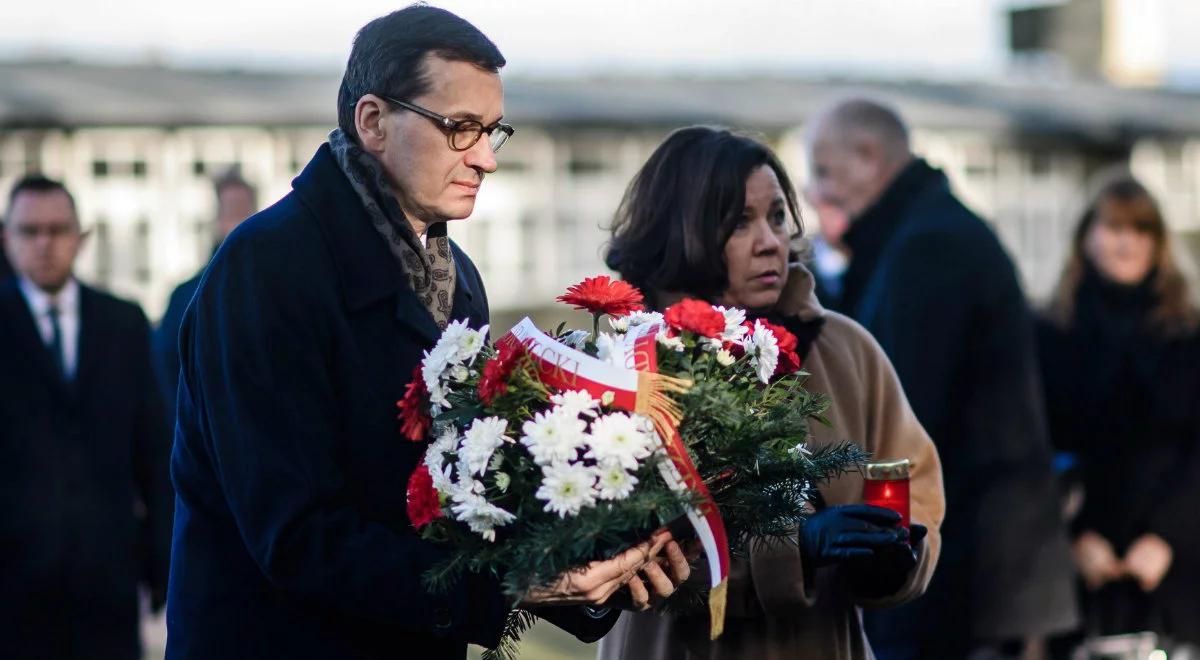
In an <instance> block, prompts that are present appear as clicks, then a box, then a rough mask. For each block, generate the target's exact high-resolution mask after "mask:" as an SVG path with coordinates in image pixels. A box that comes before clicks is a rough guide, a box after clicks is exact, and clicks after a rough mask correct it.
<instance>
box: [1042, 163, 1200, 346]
mask: <svg viewBox="0 0 1200 660" xmlns="http://www.w3.org/2000/svg"><path fill="white" fill-rule="evenodd" d="M1106 205H1107V206H1109V207H1110V209H1111V210H1112V212H1113V213H1115V214H1116V215H1117V220H1118V222H1121V223H1122V224H1125V225H1131V226H1133V227H1135V228H1136V229H1137V230H1138V231H1143V232H1145V233H1147V234H1149V235H1150V236H1151V237H1152V238H1153V239H1154V244H1155V245H1154V270H1153V271H1152V272H1153V278H1154V279H1153V281H1152V282H1151V287H1152V289H1153V291H1154V294H1155V296H1156V297H1157V299H1158V303H1157V304H1156V305H1155V306H1154V309H1153V310H1151V312H1150V318H1149V322H1150V324H1151V327H1153V328H1154V329H1156V330H1158V331H1159V332H1161V333H1162V334H1164V335H1167V336H1173V335H1176V334H1180V333H1188V332H1192V331H1194V330H1195V329H1196V327H1197V324H1198V323H1200V314H1198V313H1197V310H1196V307H1195V306H1194V305H1193V304H1192V300H1191V298H1190V294H1189V291H1188V285H1187V280H1186V279H1185V278H1184V276H1183V273H1181V272H1180V270H1179V266H1178V265H1177V264H1176V263H1175V257H1174V255H1173V254H1172V252H1171V237H1170V233H1169V232H1168V231H1167V224H1166V222H1164V221H1163V216H1162V211H1160V210H1159V207H1158V202H1157V201H1155V199H1154V196H1153V195H1151V194H1150V191H1149V190H1147V189H1146V187H1145V186H1143V185H1142V184H1141V183H1140V182H1139V181H1138V180H1137V179H1135V178H1133V176H1131V175H1129V174H1125V173H1119V174H1116V175H1109V177H1108V178H1107V179H1106V180H1105V181H1104V182H1103V183H1102V185H1100V187H1099V188H1098V189H1097V190H1096V193H1095V194H1094V195H1092V197H1091V199H1090V200H1089V202H1088V205H1087V208H1086V209H1085V210H1084V212H1083V217H1081V218H1080V219H1079V224H1078V225H1076V227H1075V235H1074V238H1073V240H1072V241H1071V254H1070V256H1069V257H1068V258H1067V264H1066V267H1064V268H1063V272H1062V276H1061V277H1060V278H1059V281H1058V286H1057V287H1056V288H1055V291H1054V295H1053V297H1052V298H1051V301H1050V305H1049V308H1048V309H1047V312H1048V316H1049V318H1050V320H1052V321H1053V322H1055V323H1056V324H1057V325H1058V326H1059V327H1062V328H1068V327H1070V326H1071V324H1072V323H1073V322H1074V320H1075V295H1076V293H1077V292H1078V290H1079V285H1080V284H1081V283H1082V282H1083V278H1084V273H1085V272H1086V270H1087V269H1086V264H1087V263H1088V257H1087V254H1086V252H1085V251H1084V244H1085V243H1086V241H1087V235H1088V232H1089V231H1091V229H1092V227H1093V226H1095V224H1096V219H1097V218H1098V217H1099V215H1100V209H1101V207H1102V206H1106Z"/></svg>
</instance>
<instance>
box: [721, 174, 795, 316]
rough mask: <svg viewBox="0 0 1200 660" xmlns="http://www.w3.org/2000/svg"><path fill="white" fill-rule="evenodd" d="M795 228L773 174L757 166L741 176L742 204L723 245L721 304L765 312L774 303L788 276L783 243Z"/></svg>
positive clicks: (786, 256)
mask: <svg viewBox="0 0 1200 660" xmlns="http://www.w3.org/2000/svg"><path fill="white" fill-rule="evenodd" d="M794 226H795V223H794V220H793V218H792V213H791V211H790V210H789V209H788V205H787V198H786V197H784V194H783V188H782V187H780V185H779V178H778V177H776V176H775V170H773V169H771V167H770V166H768V165H762V166H760V167H759V168H758V169H755V170H754V171H753V172H751V173H750V176H749V177H747V178H746V206H745V208H744V209H743V211H742V217H741V220H740V221H739V222H738V224H737V227H736V228H735V229H734V230H733V234H732V235H731V236H730V237H729V240H728V241H726V242H725V267H726V269H727V270H728V271H729V286H728V288H726V289H725V293H724V294H723V295H722V296H721V300H720V302H721V303H722V304H724V305H729V306H733V307H742V308H745V309H766V308H769V307H772V306H774V305H775V303H776V302H777V301H778V300H779V294H780V293H781V292H782V291H783V285H784V284H786V283H787V278H788V268H787V266H788V243H789V240H790V239H791V234H792V227H794Z"/></svg>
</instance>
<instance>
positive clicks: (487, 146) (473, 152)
mask: <svg viewBox="0 0 1200 660" xmlns="http://www.w3.org/2000/svg"><path fill="white" fill-rule="evenodd" d="M466 164H467V167H470V168H472V169H476V170H479V171H481V172H484V173H489V174H490V173H492V172H495V171H496V167H497V165H496V152H495V151H492V142H491V140H489V139H488V136H487V135H484V136H482V137H481V138H480V139H479V141H478V142H476V143H475V144H474V145H473V146H472V147H471V148H470V149H467V157H466Z"/></svg>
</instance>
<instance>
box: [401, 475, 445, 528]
mask: <svg viewBox="0 0 1200 660" xmlns="http://www.w3.org/2000/svg"><path fill="white" fill-rule="evenodd" d="M441 517H442V507H441V504H440V503H439V502H438V493H437V489H435V488H434V487H433V477H431V476H429V468H428V467H426V466H425V463H423V462H422V463H421V464H420V465H418V466H417V469H415V470H413V472H412V475H411V476H409V478H408V522H410V523H412V526H413V527H414V528H416V529H421V528H422V527H424V526H425V525H428V524H429V523H431V522H433V521H434V520H437V519H438V518H441Z"/></svg>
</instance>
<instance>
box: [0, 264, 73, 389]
mask: <svg viewBox="0 0 1200 660" xmlns="http://www.w3.org/2000/svg"><path fill="white" fill-rule="evenodd" d="M0 309H2V310H3V312H2V313H3V316H4V318H5V319H8V320H7V325H8V327H9V331H10V332H11V333H12V335H13V342H14V343H13V346H11V347H10V350H12V351H13V353H15V354H16V358H17V360H19V361H23V362H24V363H25V366H26V368H28V369H29V370H30V372H32V373H36V374H37V375H38V376H39V377H40V378H42V379H43V380H45V381H46V383H47V384H48V385H49V386H50V387H51V388H52V389H53V390H54V391H55V392H57V393H58V394H61V395H67V394H69V388H68V383H67V382H66V381H64V380H63V378H62V376H61V374H59V373H58V368H57V367H55V366H54V360H53V359H52V358H51V357H50V351H49V349H47V348H46V344H45V343H43V342H42V335H41V333H39V332H38V329H37V325H36V323H35V322H34V320H33V315H32V314H31V313H30V312H29V304H28V303H27V302H26V301H25V296H24V295H22V294H21V289H20V287H19V286H18V284H17V278H16V277H10V278H8V279H7V281H5V282H4V283H3V285H0Z"/></svg>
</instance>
